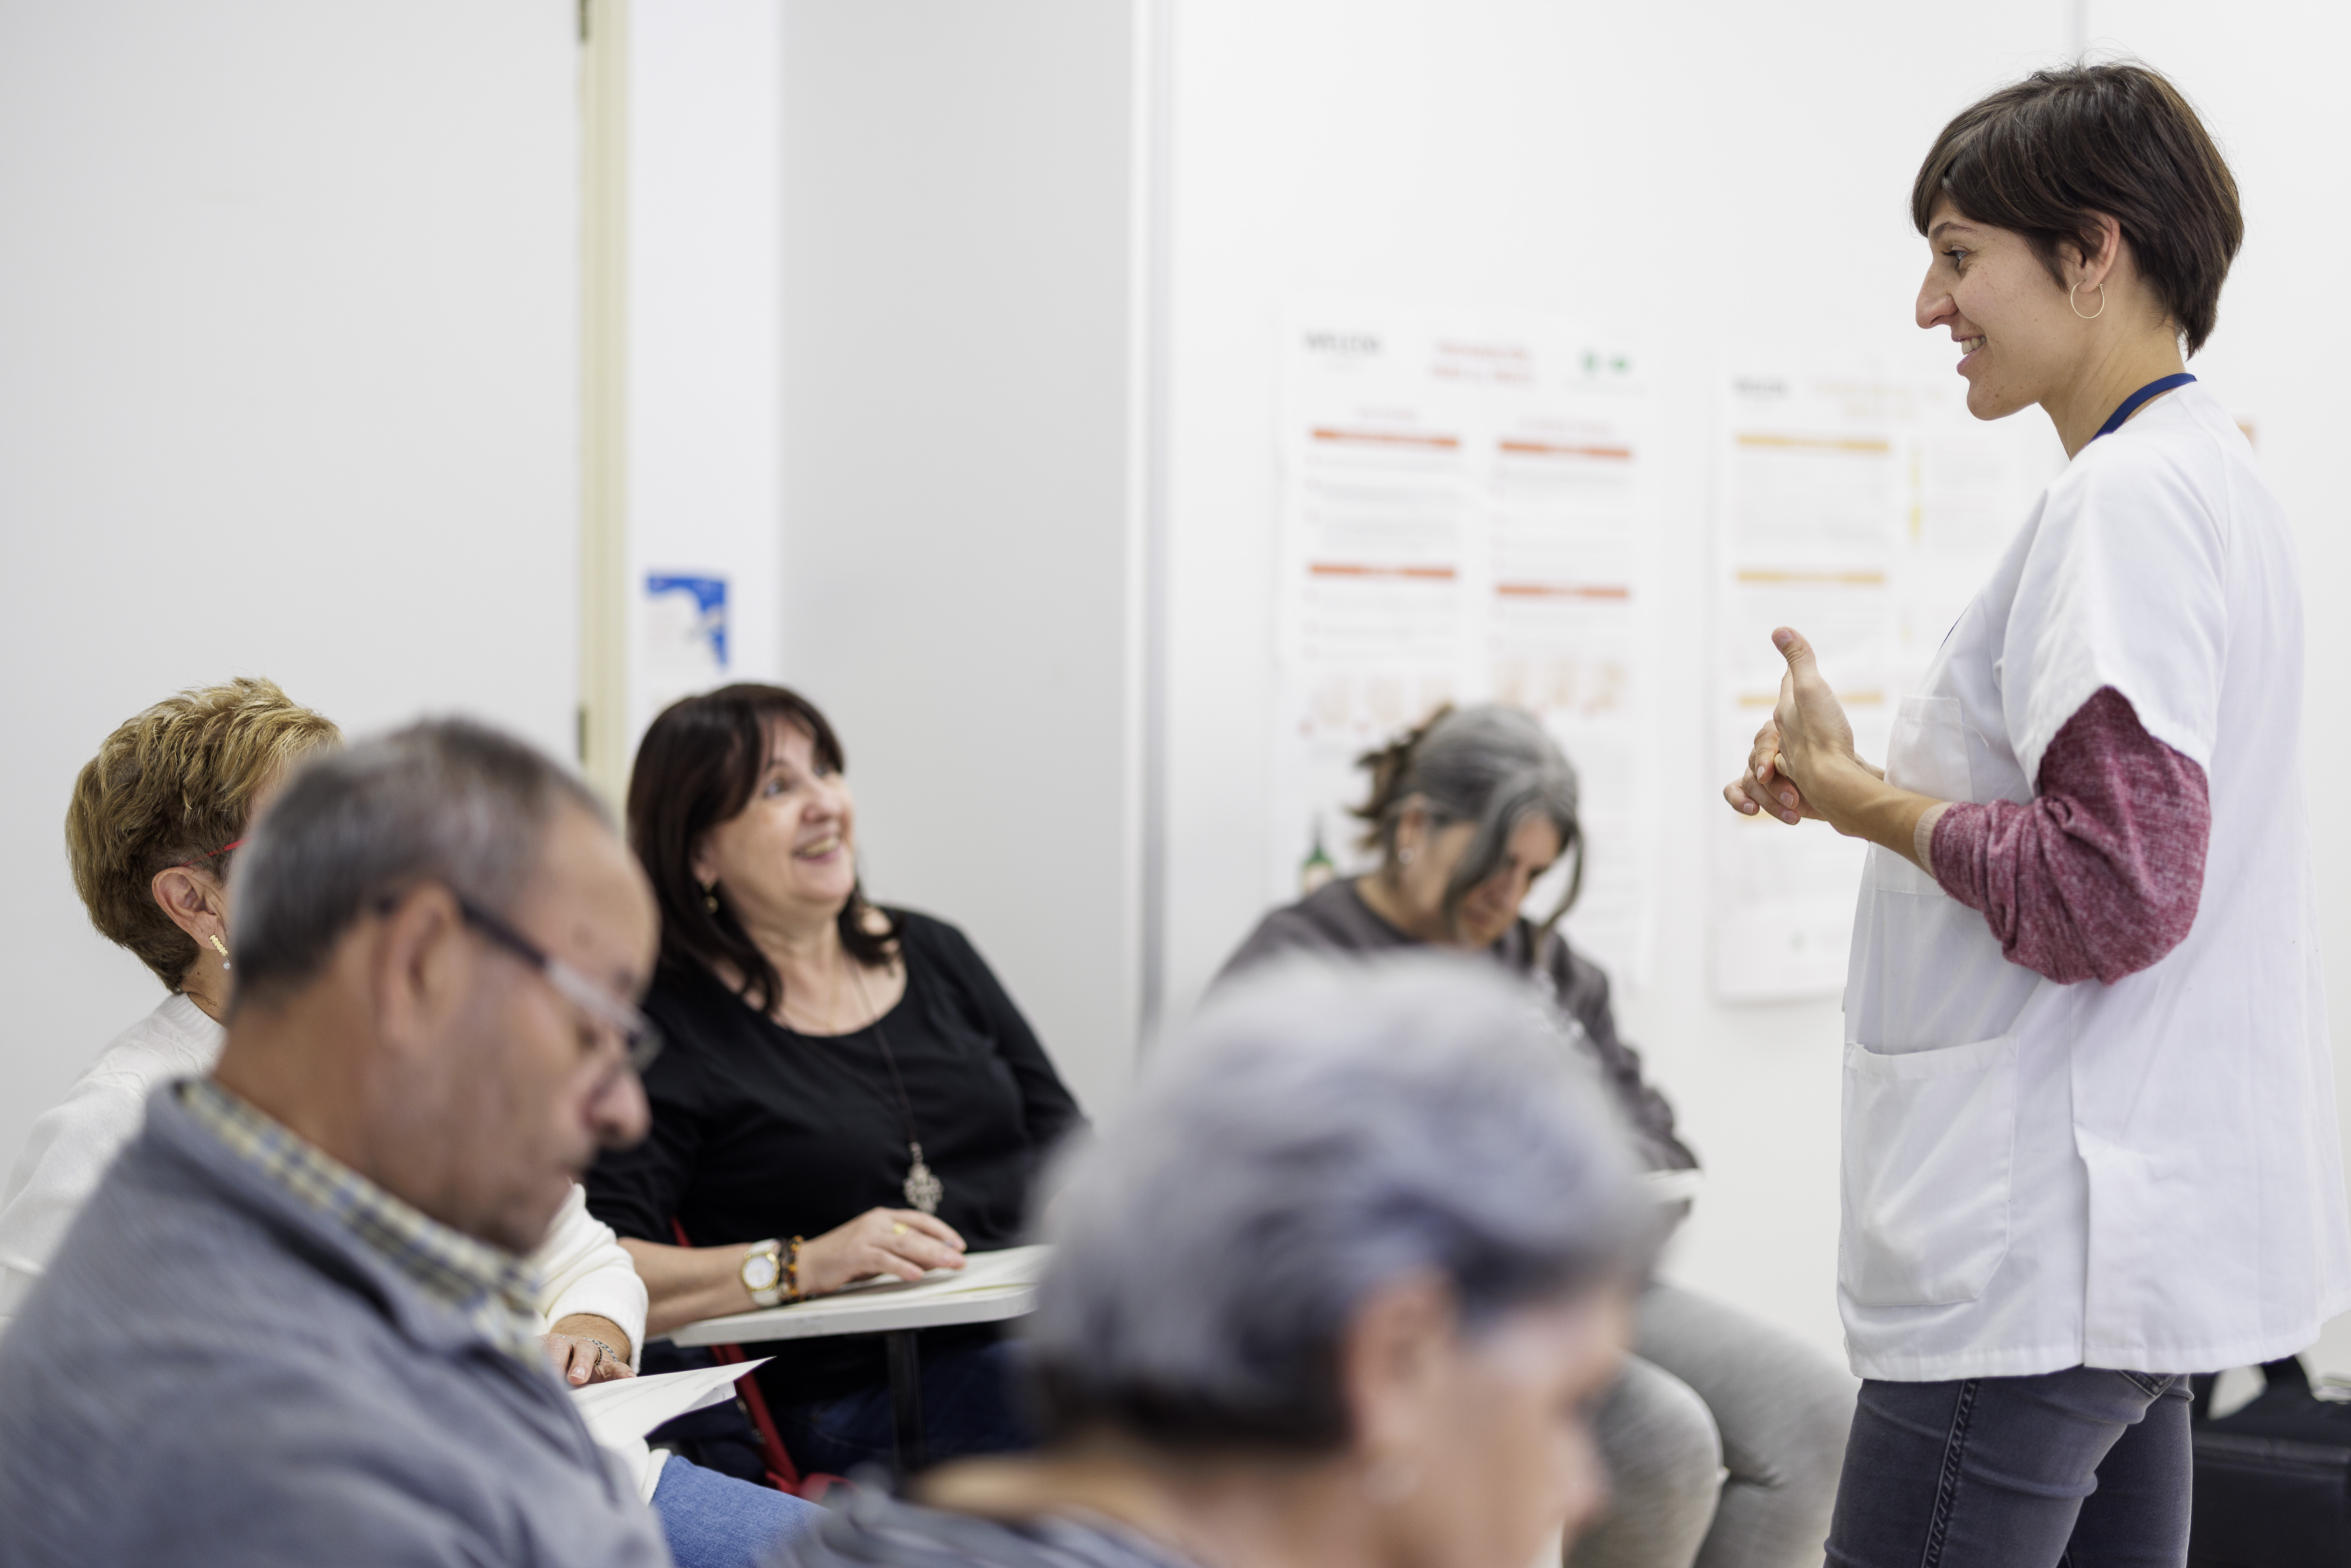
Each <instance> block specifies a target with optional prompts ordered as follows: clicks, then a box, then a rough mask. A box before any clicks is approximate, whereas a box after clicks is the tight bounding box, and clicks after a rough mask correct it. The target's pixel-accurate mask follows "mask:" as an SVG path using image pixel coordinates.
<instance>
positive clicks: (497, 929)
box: [457, 893, 662, 1073]
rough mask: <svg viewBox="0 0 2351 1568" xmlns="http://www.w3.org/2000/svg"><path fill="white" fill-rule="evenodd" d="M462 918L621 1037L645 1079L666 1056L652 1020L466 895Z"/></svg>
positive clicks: (460, 900) (632, 1066)
mask: <svg viewBox="0 0 2351 1568" xmlns="http://www.w3.org/2000/svg"><path fill="white" fill-rule="evenodd" d="M457 913H458V914H460V915H464V916H465V924H466V925H471V926H472V927H473V928H474V929H475V930H476V931H479V932H480V933H481V934H482V935H483V936H486V937H488V938H489V939H490V940H491V941H493V942H495V943H496V944H497V945H498V946H501V947H503V948H505V949H506V950H507V952H509V953H512V954H513V955H514V956H516V957H517V958H520V959H521V960H522V961H523V962H524V963H526V964H528V965H529V966H531V967H533V968H535V969H537V970H538V972H539V973H540V974H542V975H544V976H546V977H547V983H548V984H549V985H550V986H553V987H554V988H555V989H556V991H557V993H558V994H559V995H560V996H561V997H562V998H563V999H564V1000H565V1001H568V1002H569V1003H570V1004H571V1005H572V1006H574V1007H576V1008H578V1009H580V1011H581V1012H583V1013H586V1014H587V1015H588V1016H589V1017H590V1018H592V1019H595V1020H596V1021H597V1022H598V1023H601V1024H602V1025H603V1026H604V1027H605V1028H607V1029H609V1030H611V1031H612V1032H613V1033H615V1034H617V1035H619V1036H620V1037H621V1044H622V1050H623V1051H625V1053H626V1054H627V1056H628V1059H629V1071H632V1072H638V1073H642V1072H643V1071H644V1070H645V1069H646V1068H648V1067H651V1066H652V1065H653V1059H654V1058H655V1057H657V1056H659V1055H660V1054H661V1052H662V1037H661V1031H660V1030H657V1029H655V1028H654V1027H653V1019H649V1018H647V1017H645V1015H644V1014H643V1013H641V1012H639V1011H638V1010H637V1009H634V1008H632V1007H631V1006H629V1005H628V1004H627V1003H625V1002H622V1001H620V1000H617V999H616V998H614V997H613V996H612V994H611V992H610V991H608V990H606V989H605V988H603V987H601V986H600V985H598V984H597V983H596V982H595V981H593V980H591V979H590V978H589V977H587V976H585V975H583V974H581V973H580V971H579V970H577V969H575V968H573V967H571V966H570V965H569V964H567V963H565V962H564V961H563V960H562V959H560V958H558V957H556V956H554V955H553V954H551V953H549V952H548V951H547V950H546V949H545V948H543V947H541V946H539V945H538V943H536V942H533V941H532V940H531V939H530V938H529V937H528V936H524V935H523V934H522V933H521V932H519V931H517V930H516V929H515V928H514V927H513V926H511V925H507V923H506V922H505V921H504V920H502V919H500V918H499V917H498V916H497V915H493V914H491V913H490V912H489V911H488V910H486V909H484V908H483V907H482V906H481V905H480V904H475V902H474V901H473V900H472V899H470V898H467V897H466V896H465V894H462V893H461V894H458V895H457Z"/></svg>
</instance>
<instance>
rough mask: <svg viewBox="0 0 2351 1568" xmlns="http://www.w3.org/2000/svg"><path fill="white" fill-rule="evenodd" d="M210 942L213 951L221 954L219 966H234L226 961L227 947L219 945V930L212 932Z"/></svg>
mask: <svg viewBox="0 0 2351 1568" xmlns="http://www.w3.org/2000/svg"><path fill="white" fill-rule="evenodd" d="M212 943H213V951H214V952H215V953H217V954H219V955H220V956H221V967H222V968H224V969H226V968H231V967H234V966H232V965H231V964H230V963H229V961H228V949H227V948H225V947H224V946H221V939H220V933H219V932H217V931H215V932H214V933H213V936H212Z"/></svg>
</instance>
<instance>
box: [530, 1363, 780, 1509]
mask: <svg viewBox="0 0 2351 1568" xmlns="http://www.w3.org/2000/svg"><path fill="white" fill-rule="evenodd" d="M766 1364H768V1357H765V1356H762V1357H760V1358H759V1359H758V1361H738V1362H735V1363H733V1364H728V1365H721V1366H703V1367H696V1368H695V1369H694V1370H693V1371H690V1372H657V1373H654V1374H653V1375H650V1376H642V1377H620V1378H615V1379H613V1380H612V1381H611V1382H610V1383H590V1384H588V1385H585V1386H584V1387H580V1388H575V1389H573V1390H571V1403H572V1406H573V1408H575V1409H577V1410H578V1411H579V1412H580V1419H581V1420H582V1421H585V1422H586V1423H587V1424H588V1435H589V1436H590V1437H593V1438H595V1439H596V1445H597V1447H599V1448H608V1449H610V1450H611V1451H612V1452H613V1453H615V1454H618V1455H619V1456H620V1457H621V1458H622V1460H623V1461H624V1462H625V1463H627V1464H628V1465H629V1466H631V1467H632V1469H631V1473H632V1474H633V1475H634V1476H635V1477H636V1478H637V1484H638V1493H639V1495H640V1496H641V1497H643V1499H644V1500H646V1501H648V1502H650V1501H651V1500H653V1485H654V1483H655V1482H656V1481H657V1480H658V1479H659V1478H660V1474H661V1469H660V1467H659V1466H658V1465H656V1464H654V1463H653V1454H652V1451H651V1450H650V1449H649V1448H646V1446H645V1435H646V1434H647V1433H649V1432H651V1431H652V1430H653V1428H654V1427H658V1426H660V1425H661V1424H662V1423H663V1422H664V1421H674V1420H676V1419H677V1418H678V1417H679V1416H683V1415H685V1414H686V1413H687V1412H688V1411H692V1410H701V1409H704V1408H706V1407H707V1406H712V1405H716V1404H718V1403H719V1402H720V1401H722V1400H724V1399H726V1397H727V1396H729V1395H731V1394H732V1393H733V1392H734V1389H735V1383H736V1380H737V1378H741V1377H746V1376H748V1375H750V1374H751V1373H753V1372H756V1371H758V1369H759V1368H760V1367H762V1366H765V1365H766Z"/></svg>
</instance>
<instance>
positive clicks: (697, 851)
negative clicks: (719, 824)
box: [685, 833, 718, 887]
mask: <svg viewBox="0 0 2351 1568" xmlns="http://www.w3.org/2000/svg"><path fill="white" fill-rule="evenodd" d="M685 868H686V870H687V871H689V872H691V873H693V874H694V880H695V883H698V884H699V885H701V886H703V887H708V886H709V885H710V884H711V883H715V882H716V881H717V880H718V868H717V867H716V865H714V864H712V863H711V860H710V835H709V834H708V833H705V834H703V835H702V836H701V837H700V838H698V839H696V840H695V841H694V845H693V847H692V848H691V849H689V850H688V851H687V852H686V856H685Z"/></svg>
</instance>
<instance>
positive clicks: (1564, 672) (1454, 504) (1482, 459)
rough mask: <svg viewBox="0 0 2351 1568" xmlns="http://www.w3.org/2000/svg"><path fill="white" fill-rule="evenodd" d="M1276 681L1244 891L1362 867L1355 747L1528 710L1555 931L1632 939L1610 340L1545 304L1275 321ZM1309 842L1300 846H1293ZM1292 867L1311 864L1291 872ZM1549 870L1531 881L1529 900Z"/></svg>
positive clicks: (1636, 703) (1629, 966)
mask: <svg viewBox="0 0 2351 1568" xmlns="http://www.w3.org/2000/svg"><path fill="white" fill-rule="evenodd" d="M1282 343H1283V356H1284V388H1283V408H1282V414H1281V429H1280V439H1281V451H1282V492H1281V495H1282V499H1281V535H1280V537H1281V545H1280V554H1279V559H1280V643H1279V651H1278V665H1279V670H1280V682H1279V690H1280V698H1279V703H1278V711H1277V720H1276V722H1277V730H1276V735H1275V768H1274V777H1275V789H1274V802H1273V821H1272V829H1273V831H1272V834H1271V839H1270V841H1271V845H1272V852H1271V855H1270V859H1269V862H1268V864H1267V867H1266V883H1265V896H1266V897H1267V899H1268V900H1269V902H1279V903H1287V902H1288V901H1290V899H1293V898H1296V897H1297V896H1299V894H1301V892H1303V891H1311V887H1310V886H1307V885H1304V884H1305V883H1307V882H1308V881H1309V880H1310V879H1311V880H1314V881H1319V880H1320V878H1321V876H1322V874H1324V870H1325V863H1326V862H1327V863H1328V867H1329V869H1330V871H1332V872H1333V873H1337V874H1350V873H1355V872H1358V871H1362V870H1365V869H1368V867H1369V856H1368V855H1367V854H1366V853H1365V852H1364V851H1363V850H1361V849H1360V848H1358V847H1357V845H1356V842H1355V840H1356V838H1357V836H1358V835H1359V834H1360V832H1361V831H1362V829H1363V824H1362V823H1361V822H1360V821H1358V820H1357V819H1355V818H1354V817H1353V815H1352V814H1351V813H1350V811H1349V808H1350V807H1351V806H1353V805H1355V804H1358V803H1360V802H1361V800H1363V798H1364V792H1365V786H1366V780H1365V776H1364V772H1363V771H1362V770H1361V769H1359V768H1356V766H1355V760H1356V758H1358V757H1359V756H1361V755H1362V754H1363V753H1364V752H1365V751H1367V750H1371V749H1373V748H1374V747H1381V746H1384V745H1386V744H1387V743H1388V742H1389V741H1390V740H1392V739H1394V738H1395V737H1396V736H1398V735H1399V734H1401V733H1402V732H1403V731H1404V730H1405V729H1407V728H1409V727H1412V726H1414V725H1416V724H1418V723H1420V722H1421V721H1422V720H1423V719H1425V718H1426V716H1428V715H1429V714H1430V713H1431V712H1432V711H1433V710H1435V709H1436V708H1437V707H1438V706H1441V705H1443V704H1445V703H1447V702H1455V703H1462V702H1477V701H1484V700H1489V699H1490V700H1497V701H1503V702H1510V703H1514V704H1517V705H1519V706H1523V707H1526V708H1528V709H1529V710H1531V711H1532V712H1533V713H1535V714H1536V715H1537V716H1539V717H1540V718H1541V720H1542V721H1543V723H1544V724H1545V726H1546V727H1548V728H1550V729H1551V731H1552V734H1553V735H1554V736H1556V737H1558V739H1559V740H1560V742H1561V744H1562V747H1564V748H1565V749H1566V751H1567V754H1568V756H1569V757H1570V758H1572V759H1573V761H1574V763H1575V765H1576V768H1577V771H1578V772H1579V774H1580V775H1581V776H1582V779H1583V824H1584V828H1585V831H1586V836H1587V840H1588V843H1589V848H1588V857H1589V858H1588V860H1587V863H1586V866H1585V872H1584V883H1583V897H1582V899H1581V901H1580V902H1579V903H1578V904H1577V906H1576V909H1575V912H1574V913H1573V915H1570V916H1569V920H1568V931H1569V936H1570V939H1571V940H1573V942H1574V943H1575V944H1576V946H1578V947H1579V948H1580V949H1582V950H1584V951H1586V952H1588V953H1589V954H1590V955H1591V956H1593V957H1595V958H1597V959H1598V960H1600V961H1601V962H1602V963H1604V964H1605V965H1607V966H1608V967H1610V968H1612V969H1614V971H1615V972H1616V973H1617V974H1618V975H1619V976H1620V977H1625V978H1630V979H1633V980H1635V981H1636V982H1637V981H1638V979H1639V978H1641V977H1643V976H1644V975H1645V974H1646V969H1647V966H1648V957H1649V946H1648V945H1649V924H1650V909H1651V897H1650V894H1651V875H1652V867H1653V866H1654V863H1655V854H1654V844H1655V837H1656V825H1655V821H1654V814H1653V811H1652V810H1651V805H1650V803H1651V801H1652V800H1654V791H1653V789H1651V788H1650V784H1649V768H1650V762H1651V747H1650V744H1649V737H1648V704H1647V703H1646V701H1645V698H1646V685H1647V682H1648V678H1649V671H1650V668H1651V651H1650V646H1649V638H1650V630H1649V622H1648V610H1649V605H1648V599H1647V594H1648V583H1649V581H1650V566H1651V553H1652V551H1653V549H1654V548H1655V543H1656V540H1655V535H1656V529H1655V526H1654V523H1655V511H1654V507H1653V503H1652V500H1651V495H1650V486H1649V485H1648V483H1647V480H1646V467H1645V464H1646V456H1647V452H1648V446H1649V432H1650V422H1651V419H1652V418H1653V410H1654V404H1653V400H1652V399H1651V398H1650V396H1649V394H1648V393H1647V392H1646V390H1645V388H1644V386H1643V384H1642V382H1641V381H1640V379H1639V378H1638V376H1637V375H1636V374H1635V371H1634V367H1633V364H1632V361H1631V360H1630V358H1629V357H1628V356H1627V355H1625V354H1624V353H1621V352H1617V351H1614V350H1602V349H1600V348H1598V347H1596V346H1595V344H1594V340H1592V339H1591V338H1590V336H1589V335H1588V334H1583V333H1581V332H1578V331H1576V330H1575V329H1572V328H1569V327H1565V326H1562V325H1561V324H1559V323H1556V322H1541V321H1520V322H1515V323H1509V324H1505V325H1501V326H1499V327H1498V326H1491V325H1489V326H1487V327H1483V328H1480V327H1475V326H1472V325H1469V324H1465V323H1458V322H1456V323H1449V324H1447V325H1444V326H1441V327H1439V326H1432V325H1430V324H1429V323H1428V322H1427V321H1426V319H1422V318H1417V317H1415V316H1413V315H1412V314H1410V313H1408V312H1399V311H1395V310H1393V309H1380V308H1350V307H1340V306H1327V307H1318V308H1315V309H1314V310H1313V311H1311V313H1301V315H1300V316H1299V317H1298V319H1296V320H1294V321H1293V323H1292V324H1291V325H1290V326H1289V327H1287V328H1285V329H1284V332H1283V338H1282ZM1318 849H1319V852H1320V853H1319V856H1318V855H1317V853H1316V852H1317V851H1318ZM1310 868H1311V872H1310ZM1564 870H1565V868H1564V867H1562V875H1561V877H1560V878H1559V879H1557V880H1554V881H1553V882H1552V883H1549V884H1546V885H1541V886H1538V888H1537V889H1536V890H1535V892H1534V894H1533V895H1532V896H1531V898H1530V900H1529V903H1528V907H1529V909H1530V910H1531V911H1538V912H1541V913H1545V914H1547V913H1548V912H1549V911H1550V910H1551V909H1552V907H1553V906H1554V905H1555V904H1556V903H1557V901H1558V899H1559V896H1560V894H1561V892H1562V887H1563V881H1564Z"/></svg>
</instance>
